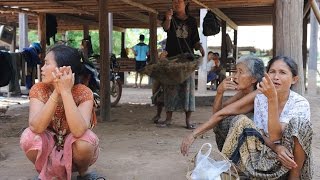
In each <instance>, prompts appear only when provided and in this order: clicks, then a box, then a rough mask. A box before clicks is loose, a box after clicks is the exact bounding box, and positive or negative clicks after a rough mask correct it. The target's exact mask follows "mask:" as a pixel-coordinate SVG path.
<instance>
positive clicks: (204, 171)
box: [191, 143, 231, 180]
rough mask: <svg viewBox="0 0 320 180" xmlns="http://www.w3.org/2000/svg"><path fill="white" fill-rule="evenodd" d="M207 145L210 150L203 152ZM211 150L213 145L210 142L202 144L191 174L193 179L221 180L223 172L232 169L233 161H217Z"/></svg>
mask: <svg viewBox="0 0 320 180" xmlns="http://www.w3.org/2000/svg"><path fill="white" fill-rule="evenodd" d="M205 146H208V150H207V151H206V152H205V153H204V154H203V153H202V149H203V148H204V147H205ZM211 150H212V145H211V144H210V143H205V144H203V145H202V146H201V149H200V150H199V152H198V154H197V156H196V161H195V168H194V170H193V171H192V174H191V178H192V179H193V180H221V178H220V175H221V173H223V172H226V171H228V170H229V169H230V167H231V163H230V162H229V161H227V160H222V161H215V160H214V159H212V158H210V157H209V156H210V153H211Z"/></svg>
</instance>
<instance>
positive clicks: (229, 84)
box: [217, 76, 237, 94]
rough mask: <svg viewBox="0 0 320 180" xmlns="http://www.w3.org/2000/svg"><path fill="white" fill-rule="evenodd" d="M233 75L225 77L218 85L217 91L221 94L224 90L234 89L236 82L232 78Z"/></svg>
mask: <svg viewBox="0 0 320 180" xmlns="http://www.w3.org/2000/svg"><path fill="white" fill-rule="evenodd" d="M232 78H233V76H229V77H227V78H225V79H224V80H223V81H222V82H221V83H220V84H219V86H218V89H217V93H221V94H223V93H224V91H226V90H228V89H229V90H236V89H237V84H236V83H235V82H234V81H233V80H232Z"/></svg>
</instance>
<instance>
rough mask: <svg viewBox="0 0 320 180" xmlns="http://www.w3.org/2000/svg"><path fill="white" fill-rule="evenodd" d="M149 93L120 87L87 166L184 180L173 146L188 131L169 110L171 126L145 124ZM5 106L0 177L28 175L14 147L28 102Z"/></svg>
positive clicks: (314, 101) (318, 162) (202, 116)
mask: <svg viewBox="0 0 320 180" xmlns="http://www.w3.org/2000/svg"><path fill="white" fill-rule="evenodd" d="M138 91H139V92H138ZM134 94H136V95H135V96H133V95H134ZM149 97H150V90H145V89H141V90H130V89H125V91H124V94H123V97H122V99H121V103H122V104H120V106H118V107H116V108H112V110H111V115H112V118H111V120H110V121H107V122H99V124H98V126H97V127H96V128H95V129H94V131H95V132H96V133H97V135H98V136H99V138H100V146H101V154H100V157H99V159H98V161H97V162H96V164H95V165H93V166H92V169H94V170H96V171H98V172H99V173H101V174H104V175H105V176H106V177H108V179H111V180H127V179H128V180H148V179H152V180H153V179H159V180H160V179H161V180H171V179H172V180H180V179H181V180H183V179H186V178H185V175H186V172H187V171H188V166H189V165H190V162H188V160H190V159H191V157H183V156H182V155H181V154H180V151H179V146H180V143H181V140H182V138H183V136H185V135H186V134H187V133H190V132H191V131H190V130H187V129H185V128H184V126H185V123H184V114H182V113H174V116H173V119H174V124H173V126H171V127H170V128H157V127H156V126H155V125H154V124H153V123H152V122H151V118H152V116H153V115H154V113H155V107H151V106H150V105H149V103H150V100H149ZM308 99H309V100H310V103H311V107H312V109H311V110H312V117H313V118H312V122H313V125H314V141H313V154H314V161H315V169H320V158H319V157H320V152H319V148H320V137H319V133H318V132H319V130H320V122H319V113H318V112H319V111H320V106H319V104H320V98H319V97H312V98H309V97H308ZM3 100H4V99H0V102H1V101H2V102H3ZM24 102H27V101H26V100H25V101H24ZM127 102H130V103H131V104H128V103H127ZM6 104H7V105H10V108H9V110H8V112H7V113H6V115H7V116H5V117H4V116H3V115H2V116H1V117H0V124H1V126H0V179H1V180H6V179H8V180H18V179H21V180H27V179H32V178H34V177H35V176H36V175H37V173H36V171H35V169H34V167H33V165H32V164H31V163H30V162H29V161H28V160H27V158H26V157H25V156H24V154H23V152H22V151H21V149H20V147H19V136H20V134H21V132H22V130H23V129H24V128H25V127H27V118H28V104H27V103H26V104H20V105H17V104H15V105H13V104H14V103H6ZM210 111H211V110H210V107H208V106H207V107H197V109H196V112H195V113H193V114H192V119H193V121H195V122H197V123H202V122H204V121H206V120H207V119H208V117H209V115H210ZM163 117H164V114H163ZM204 142H211V143H213V144H214V134H213V133H212V132H211V131H210V132H208V133H206V134H205V136H204V138H202V139H198V140H197V141H196V142H195V143H194V144H193V146H192V147H191V154H195V153H196V152H197V149H199V148H200V146H201V145H202V144H203V143H204ZM314 179H320V172H319V171H315V176H314Z"/></svg>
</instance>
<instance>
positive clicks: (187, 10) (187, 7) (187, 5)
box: [172, 0, 190, 15]
mask: <svg viewBox="0 0 320 180" xmlns="http://www.w3.org/2000/svg"><path fill="white" fill-rule="evenodd" d="M172 1H173V0H172ZM184 2H187V3H186V4H185V5H186V7H185V9H184V11H185V12H186V15H189V6H190V2H188V1H187V0H184Z"/></svg>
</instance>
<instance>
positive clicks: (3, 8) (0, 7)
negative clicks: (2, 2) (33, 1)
mask: <svg viewBox="0 0 320 180" xmlns="http://www.w3.org/2000/svg"><path fill="white" fill-rule="evenodd" d="M0 11H8V12H15V13H25V14H29V15H33V16H38V15H39V13H36V12H33V11H27V10H23V9H20V8H11V7H9V6H8V7H4V6H0Z"/></svg>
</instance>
